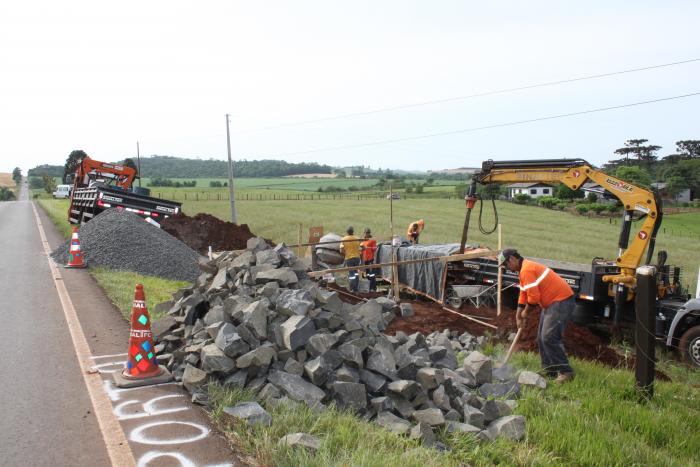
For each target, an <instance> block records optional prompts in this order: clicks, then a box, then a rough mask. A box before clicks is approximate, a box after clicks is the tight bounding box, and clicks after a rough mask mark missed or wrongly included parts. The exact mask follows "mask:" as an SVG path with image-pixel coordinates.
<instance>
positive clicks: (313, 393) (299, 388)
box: [267, 371, 326, 406]
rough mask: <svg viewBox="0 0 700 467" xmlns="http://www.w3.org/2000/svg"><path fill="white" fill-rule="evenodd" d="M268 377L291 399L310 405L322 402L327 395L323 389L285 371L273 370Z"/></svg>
mask: <svg viewBox="0 0 700 467" xmlns="http://www.w3.org/2000/svg"><path fill="white" fill-rule="evenodd" d="M267 379H268V381H270V382H271V383H272V384H274V385H275V386H277V387H278V388H280V389H281V390H282V391H283V392H284V393H285V394H287V396H289V398H290V399H292V400H295V401H299V402H304V403H306V404H307V405H309V406H314V405H318V404H320V403H321V401H322V400H323V399H324V398H325V397H326V394H325V393H324V392H323V390H322V389H319V388H318V387H316V386H314V385H313V384H311V383H309V382H308V381H306V380H305V379H304V378H302V377H301V376H298V375H293V374H290V373H285V372H284V371H272V372H270V374H269V375H268V378H267Z"/></svg>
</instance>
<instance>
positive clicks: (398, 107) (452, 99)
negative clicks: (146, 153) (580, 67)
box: [235, 58, 700, 135]
mask: <svg viewBox="0 0 700 467" xmlns="http://www.w3.org/2000/svg"><path fill="white" fill-rule="evenodd" d="M698 61H700V58H691V59H690V60H682V61H678V62H671V63H663V64H660V65H651V66H645V67H640V68H630V69H627V70H621V71H612V72H609V73H601V74H597V75H588V76H580V77H578V78H569V79H562V80H557V81H547V82H544V83H537V84H530V85H525V86H518V87H514V88H504V89H498V90H495V91H485V92H480V93H476V94H467V95H465V96H456V97H446V98H444V99H435V100H430V101H423V102H416V103H413V104H404V105H396V106H392V107H383V108H379V109H374V110H367V111H363V112H351V113H346V114H340V115H334V116H329V117H321V118H316V119H312V120H302V121H299V122H290V123H282V124H279V125H273V126H268V127H262V128H258V129H254V130H246V131H239V132H237V133H235V134H239V135H240V134H247V133H258V132H263V131H270V130H277V129H279V128H288V127H295V126H303V125H309V124H311V123H320V122H328V121H332V120H340V119H343V118H350V117H359V116H363V115H373V114H378V113H383V112H393V111H396V110H404V109H411V108H415V107H423V106H426V105H434V104H444V103H447V102H455V101H461V100H467V99H474V98H476V97H486V96H493V95H496V94H505V93H509V92H516V91H526V90H528V89H536V88H543V87H546V86H556V85H560V84H567V83H575V82H577V81H585V80H589V79H600V78H606V77H609V76H616V75H623V74H627V73H636V72H639V71H648V70H655V69H658V68H665V67H670V66H676V65H685V64H688V63H693V62H698Z"/></svg>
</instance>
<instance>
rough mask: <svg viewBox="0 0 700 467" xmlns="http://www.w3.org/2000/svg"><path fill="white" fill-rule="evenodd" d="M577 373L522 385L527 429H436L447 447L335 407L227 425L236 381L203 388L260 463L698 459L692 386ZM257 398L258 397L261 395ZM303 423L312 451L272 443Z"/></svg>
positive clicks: (620, 374)
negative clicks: (645, 386)
mask: <svg viewBox="0 0 700 467" xmlns="http://www.w3.org/2000/svg"><path fill="white" fill-rule="evenodd" d="M513 363H514V364H515V365H516V366H517V367H519V368H522V369H531V370H535V369H537V368H538V367H539V358H538V356H537V355H534V354H531V353H519V354H515V355H514V358H513ZM573 366H574V368H575V370H576V372H577V376H576V379H575V380H574V381H573V382H571V383H569V384H567V385H564V386H561V387H557V386H550V387H549V388H548V389H546V390H545V391H540V390H537V389H526V390H525V391H524V394H523V397H522V398H521V399H520V401H519V404H518V408H517V409H516V410H515V413H517V414H521V415H524V416H525V417H526V429H527V435H526V438H525V439H524V440H523V441H521V442H511V441H506V440H499V441H497V442H496V443H486V444H478V443H477V442H476V441H475V440H474V439H473V438H472V437H471V436H468V435H463V434H461V435H449V434H446V433H439V437H440V438H441V439H442V440H443V441H444V442H446V443H447V444H448V445H449V446H450V447H452V449H453V450H452V451H451V452H449V453H439V452H436V451H433V450H426V449H424V448H421V447H418V445H417V444H416V443H415V442H412V441H409V440H407V439H405V438H401V437H398V436H395V435H393V434H391V433H388V432H386V431H384V430H382V429H381V428H379V427H378V426H377V425H375V424H373V423H367V422H363V421H361V420H360V419H358V418H356V417H353V416H351V415H348V414H345V413H342V412H338V411H336V410H334V409H330V410H328V411H325V412H322V413H318V414H314V413H313V412H312V411H311V410H309V409H308V408H305V407H300V408H293V409H292V408H286V407H277V408H272V407H269V406H268V407H267V409H268V410H269V411H270V414H271V415H272V418H273V424H272V426H271V427H269V428H262V427H256V428H252V429H251V428H248V427H244V426H235V425H231V424H230V422H228V421H227V420H226V417H225V416H224V415H223V413H222V409H223V407H225V406H230V405H234V404H236V403H237V402H240V401H247V400H252V399H253V396H252V395H251V394H249V393H246V392H245V391H241V390H239V389H236V388H221V387H219V386H213V387H210V395H211V396H212V400H213V401H214V405H215V409H214V412H213V418H214V420H215V421H216V422H217V423H218V424H219V426H220V427H222V428H223V429H224V431H225V433H226V434H227V435H228V436H229V438H230V439H231V440H232V441H233V442H234V443H235V444H237V445H239V446H240V447H241V448H242V449H243V450H244V452H246V453H247V454H248V455H250V456H252V457H254V458H255V460H256V461H257V462H258V463H260V464H262V465H289V466H297V465H318V466H333V465H338V466H340V465H377V466H384V465H396V466H404V465H406V466H408V465H421V466H422V465H426V466H433V465H434V466H443V465H447V466H453V465H454V466H456V465H494V464H505V465H533V464H534V465H552V464H554V465H664V466H666V465H679V466H680V465H698V457H697V453H698V452H700V437H698V436H695V434H696V433H698V430H699V429H700V392H698V390H697V389H694V388H692V387H690V386H689V385H688V384H684V383H680V382H673V383H667V382H657V383H656V385H655V395H654V397H653V399H651V400H650V401H643V400H640V399H639V398H638V395H637V393H636V392H635V391H634V389H633V387H634V376H633V375H632V373H631V372H629V371H625V370H611V369H610V368H607V367H604V366H601V365H597V364H594V363H590V362H584V361H580V360H576V359H574V360H573ZM262 404H263V405H265V402H264V401H263V402H262ZM295 432H306V433H310V434H313V435H314V436H316V437H318V438H319V439H320V440H321V449H320V450H319V451H318V452H317V453H316V454H311V453H307V452H305V451H303V450H299V449H288V448H280V447H279V446H278V444H277V442H278V440H279V439H280V438H281V437H282V436H284V435H286V434H288V433H295Z"/></svg>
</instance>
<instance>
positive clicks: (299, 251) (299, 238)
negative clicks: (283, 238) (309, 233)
mask: <svg viewBox="0 0 700 467" xmlns="http://www.w3.org/2000/svg"><path fill="white" fill-rule="evenodd" d="M301 229H302V225H301V222H300V223H299V235H298V236H297V240H298V242H297V244H298V245H299V246H297V257H298V258H301V252H302V249H301V248H302V247H301V242H302V239H301Z"/></svg>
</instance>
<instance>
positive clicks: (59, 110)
mask: <svg viewBox="0 0 700 467" xmlns="http://www.w3.org/2000/svg"><path fill="white" fill-rule="evenodd" d="M698 17H700V2H697V1H691V0H687V1H674V0H669V1H665V2H657V1H644V0H640V1H635V2H631V1H610V0H607V1H597V0H592V1H587V2H561V1H538V0H531V1H528V2H522V1H500V2H476V1H451V0H443V1H440V2H425V1H417V0H401V1H393V0H392V1H377V0H375V1H365V0H355V1H352V2H340V1H335V0H325V1H320V0H319V1H311V0H309V1H303V0H302V1H294V2H290V1H274V0H270V1H264V2H251V1H247V2H244V1H238V0H229V1H206V2H192V1H188V2H184V1H177V0H175V1H173V0H169V1H160V0H149V1H146V2H144V1H139V2H136V1H130V0H126V1H122V2H95V1H90V2H87V1H66V2H55V1H51V2H48V1H47V2H38V1H31V0H27V1H22V2H2V3H1V4H0V171H2V172H9V171H11V170H12V168H14V167H15V166H19V167H21V168H22V170H23V171H24V172H26V170H27V169H28V168H31V167H34V166H36V165H38V164H43V163H49V164H63V163H64V161H65V159H66V157H67V156H68V154H69V153H70V152H71V151H72V150H74V149H82V150H84V151H86V152H87V153H88V154H89V155H90V156H91V157H93V158H94V159H97V160H103V161H117V160H121V159H123V158H125V157H133V156H135V154H136V141H139V143H140V148H141V155H142V156H145V155H151V154H159V155H172V156H179V157H193V158H203V159H208V158H215V159H225V158H226V126H225V125H226V120H225V115H226V114H227V113H228V114H231V118H230V125H231V145H232V156H233V158H234V159H248V160H252V159H263V158H266V159H284V160H287V161H290V162H318V163H323V164H329V165H333V166H349V165H363V166H370V167H372V168H384V169H386V168H390V169H403V170H440V169H446V168H455V167H477V166H480V165H481V162H482V161H483V160H486V159H496V160H497V159H528V158H529V159H532V158H554V157H556V158H560V157H582V158H585V159H587V160H588V161H589V162H591V163H593V164H596V165H600V164H603V163H605V162H606V161H608V160H609V159H611V158H614V154H613V151H614V150H615V149H616V148H619V147H621V146H622V145H623V143H624V142H625V140H627V139H631V138H646V139H649V141H650V143H653V144H658V145H661V146H662V147H663V149H662V150H661V151H660V153H659V155H660V156H664V155H667V154H671V153H673V152H674V145H675V141H678V140H683V139H700V125H698V121H699V120H698V108H699V107H700V96H691V97H687V98H683V99H676V100H668V101H663V102H658V103H652V104H647V105H640V106H634V107H629V108H622V109H616V110H610V111H606V112H598V113H588V114H584V115H577V116H571V117H567V118H558V119H549V120H543V121H539V122H533V123H527V124H520V125H511V126H498V127H495V128H488V129H481V130H475V129H476V128H482V127H489V126H491V127H492V126H495V125H500V124H504V123H513V122H519V121H523V120H532V119H538V118H543V117H549V116H554V115H560V114H568V113H576V112H583V111H587V110H591V109H596V108H606V107H613V106H619V105H625V104H631V103H637V102H642V101H649V100H655V99H660V98H667V97H672V96H679V95H685V94H692V93H698V92H700V80H699V79H698V77H699V76H700V61H695V62H691V63H687V64H682V65H676V66H670V67H663V68H657V69H654V70H647V71H640V72H635V73H627V74H621V75H615V76H611V77H605V78H600V79H591V80H583V81H577V82H574V83H566V84H560V85H552V86H544V87H538V88H535V89H529V90H522V91H516V92H507V93H499V94H493V95H489V96H482V97H475V98H470V99H452V98H455V97H460V96H467V95H472V94H480V93H488V92H491V91H496V90H501V89H509V88H515V87H521V86H528V85H533V84H538V83H545V82H552V81H559V80H567V79H572V78H578V77H582V76H590V75H596V74H603V73H610V72H615V71H621V70H627V69H633V68H639V67H648V66H654V65H660V64H666V63H671V62H677V61H684V60H692V59H698V58H700V36H698V34H697V18H698ZM445 99H452V100H449V101H448V102H442V103H434V104H430V105H420V106H413V107H408V108H402V109H397V110H390V111H382V112H373V111H375V110H382V109H387V108H392V107H401V106H410V105H412V104H416V103H423V102H427V101H435V100H445ZM367 112H372V113H369V114H367ZM357 113H359V114H362V115H353V116H347V115H348V114H357ZM335 117H341V118H335ZM318 120H321V121H318ZM309 121H311V122H310V123H303V122H309ZM300 123H301V124H300ZM470 129H471V131H459V130H470ZM449 132H453V133H451V134H448V135H442V136H433V137H426V138H418V139H416V138H415V137H418V136H424V135H434V134H440V133H449ZM387 140H401V141H398V142H392V143H382V144H368V143H375V142H382V141H387ZM329 148H330V149H329Z"/></svg>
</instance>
